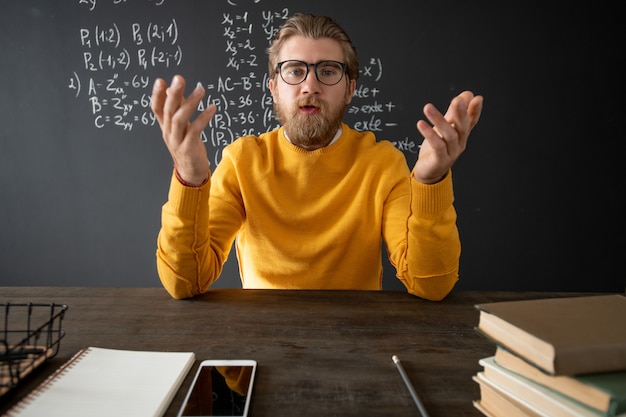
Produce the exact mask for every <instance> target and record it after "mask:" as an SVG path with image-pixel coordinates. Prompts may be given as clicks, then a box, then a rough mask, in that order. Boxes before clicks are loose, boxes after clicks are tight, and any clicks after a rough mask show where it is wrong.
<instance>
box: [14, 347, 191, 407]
mask: <svg viewBox="0 0 626 417" xmlns="http://www.w3.org/2000/svg"><path fill="white" fill-rule="evenodd" d="M194 361H195V355H194V353H193V352H155V351H137V350H119V349H106V348H99V347H88V348H85V349H83V350H80V351H79V352H78V353H77V354H76V355H74V356H73V357H72V358H71V359H70V360H69V361H67V362H66V363H65V364H64V365H62V366H61V367H60V368H59V369H58V370H57V371H56V372H54V373H53V374H52V375H50V377H49V378H47V379H46V380H45V381H44V382H42V383H41V384H40V385H39V386H38V387H37V388H35V389H34V390H33V391H32V392H31V393H30V394H28V395H27V396H26V397H25V398H24V399H22V400H21V401H20V402H18V403H17V404H16V405H15V406H14V407H13V408H11V409H10V410H9V411H8V413H7V414H5V416H7V417H34V416H37V417H40V416H46V417H55V416H63V417H73V416H77V417H78V416H80V417H85V416H90V417H99V416H107V417H110V416H116V417H120V416H132V417H143V416H145V417H161V416H162V415H163V414H165V411H166V410H167V407H168V406H169V405H170V403H171V401H172V399H173V398H174V396H175V395H176V392H177V391H178V389H179V388H180V385H181V384H182V382H183V380H184V379H185V376H186V375H187V373H188V372H189V370H190V369H191V366H192V365H193V363H194Z"/></svg>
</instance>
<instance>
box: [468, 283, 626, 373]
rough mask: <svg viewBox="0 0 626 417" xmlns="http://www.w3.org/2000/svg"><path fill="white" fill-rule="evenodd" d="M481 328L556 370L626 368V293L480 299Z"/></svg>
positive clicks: (511, 348)
mask: <svg viewBox="0 0 626 417" xmlns="http://www.w3.org/2000/svg"><path fill="white" fill-rule="evenodd" d="M475 307H476V308H477V309H478V310H480V315H479V322H478V325H477V327H476V330H477V331H478V332H479V333H481V334H483V335H484V336H486V337H487V338H489V339H490V340H492V341H494V342H495V343H496V344H497V345H499V346H502V347H504V348H506V349H507V350H509V351H511V352H513V353H515V354H516V355H518V356H520V357H522V358H524V359H525V360H526V361H527V362H530V363H532V364H533V365H535V366H536V367H538V368H540V369H542V370H544V371H545V372H547V373H548V374H551V375H576V374H585V373H598V372H612V371H623V370H626V296H624V295H620V294H611V295H597V296H596V295H594V296H580V297H566V298H548V299H537V300H520V301H503V302H493V303H484V304H478V305H476V306H475Z"/></svg>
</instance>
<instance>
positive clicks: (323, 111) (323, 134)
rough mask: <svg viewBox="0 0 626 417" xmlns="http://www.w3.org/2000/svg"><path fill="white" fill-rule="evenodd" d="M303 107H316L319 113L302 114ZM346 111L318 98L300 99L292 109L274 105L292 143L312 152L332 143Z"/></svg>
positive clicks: (278, 104)
mask: <svg viewBox="0 0 626 417" xmlns="http://www.w3.org/2000/svg"><path fill="white" fill-rule="evenodd" d="M303 106H315V107H317V108H319V111H318V112H317V113H316V114H312V115H309V114H304V113H301V112H300V107H303ZM345 109H346V106H345V105H344V106H339V107H335V108H333V107H331V106H329V105H328V104H327V103H326V102H323V101H321V100H318V99H316V98H303V99H300V100H298V102H297V103H296V104H295V106H294V107H293V108H291V109H286V108H283V106H281V105H280V103H278V102H275V103H274V111H275V113H276V116H277V118H278V120H279V121H280V123H281V124H282V125H283V127H284V128H285V133H286V135H287V136H288V137H289V140H290V141H291V143H293V144H294V145H296V146H298V147H300V148H304V149H306V150H310V151H311V150H315V149H319V148H323V147H324V146H326V145H328V144H329V143H330V141H331V140H332V139H333V137H334V136H335V133H337V130H338V129H339V127H340V126H341V122H342V120H343V114H344V111H345Z"/></svg>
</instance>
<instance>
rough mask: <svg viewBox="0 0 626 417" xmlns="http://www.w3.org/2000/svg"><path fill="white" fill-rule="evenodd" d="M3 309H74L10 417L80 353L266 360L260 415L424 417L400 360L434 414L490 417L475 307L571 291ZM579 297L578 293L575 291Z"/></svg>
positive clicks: (7, 399)
mask: <svg viewBox="0 0 626 417" xmlns="http://www.w3.org/2000/svg"><path fill="white" fill-rule="evenodd" d="M0 293H1V296H0V299H1V300H2V302H7V301H8V302H44V303H50V302H56V303H64V304H67V305H68V306H69V309H68V310H67V312H66V315H65V319H64V320H63V328H64V330H65V331H66V336H65V337H64V338H63V339H62V341H61V349H60V352H59V354H58V355H57V356H56V357H55V358H53V359H51V360H49V361H48V362H47V363H46V364H45V365H43V366H42V367H41V368H40V369H39V370H38V371H36V372H35V373H33V375H31V376H29V377H27V379H26V380H25V381H23V384H21V385H20V386H19V387H18V388H17V389H15V390H14V391H12V392H10V393H9V394H7V395H5V396H4V397H2V398H1V399H0V413H4V412H5V411H6V410H7V409H8V408H9V407H10V406H11V405H12V404H14V403H15V402H17V401H18V400H19V399H20V398H21V397H23V396H24V395H26V394H27V393H28V392H29V391H30V390H31V389H33V388H34V387H35V386H36V385H37V384H38V383H39V382H41V381H42V380H43V379H45V377H46V376H47V375H49V374H50V373H52V372H53V371H54V370H55V369H56V368H58V367H59V366H60V365H61V364H62V363H63V362H65V361H66V360H67V359H69V358H70V357H71V356H72V355H73V354H74V353H76V352H77V351H78V350H79V349H81V348H83V347H87V346H99V347H107V348H119V349H136V350H163V351H192V352H195V354H196V364H195V366H194V368H192V370H191V371H190V373H189V375H188V376H187V378H186V379H185V382H184V383H183V386H182V388H181V390H180V391H179V392H178V394H177V395H176V397H175V399H174V401H173V402H172V404H171V406H170V408H169V410H168V411H167V413H166V416H175V414H176V412H177V410H178V408H179V407H180V405H181V401H182V399H183V397H184V394H185V392H186V390H187V389H188V387H189V384H190V383H191V379H192V377H193V374H194V372H195V369H196V367H197V365H198V363H199V362H200V360H202V359H209V358H215V359H228V358H252V359H256V360H257V361H258V363H259V368H258V374H257V381H256V384H255V388H254V397H253V399H252V404H251V416H252V417H264V416H272V417H276V416H298V417H306V416H319V415H324V416H342V417H345V416H358V417H363V416H372V417H373V416H384V417H393V416H403V417H407V416H419V411H418V410H417V408H416V407H415V404H414V403H413V400H412V398H411V396H410V394H409V392H408V390H407V389H406V387H405V385H404V383H403V381H402V379H401V377H400V375H399V373H398V371H397V369H396V368H395V365H394V363H393V361H392V359H391V357H392V355H398V356H399V357H400V359H401V360H402V363H403V365H404V367H405V370H406V373H407V374H408V376H409V378H410V379H411V380H412V382H413V384H414V385H415V388H416V390H417V391H418V393H419V395H420V397H421V398H422V401H423V402H424V404H425V406H426V408H427V410H428V411H429V413H430V415H431V417H437V416H442V417H443V416H445V417H449V416H455V417H463V416H468V417H480V416H482V414H480V413H479V412H478V411H476V410H475V409H474V407H473V405H472V401H473V400H475V399H478V398H479V396H480V393H479V389H478V386H477V385H476V383H475V382H473V381H472V375H474V374H475V373H476V372H477V371H479V370H480V369H481V367H480V366H479V364H478V360H479V359H480V358H483V357H486V356H490V355H492V354H493V353H494V352H495V347H494V345H493V344H492V343H490V342H489V341H487V340H486V339H484V338H483V337H482V336H480V335H478V334H477V333H476V332H475V330H474V326H475V325H476V324H477V323H478V311H477V310H476V309H475V308H474V305H475V304H478V303H484V302H492V301H500V300H514V299H529V298H547V297H562V296H569V295H573V294H571V293H554V292H551V293H535V292H462V291H458V292H452V293H451V294H450V295H449V296H448V297H447V298H446V299H445V300H443V301H439V302H432V301H426V300H422V299H420V298H416V297H414V296H412V295H410V294H408V293H405V292H399V291H291V290H241V289H215V290H211V291H210V292H208V293H207V294H204V295H202V296H199V297H197V298H194V299H191V300H175V299H173V298H171V297H170V296H169V295H168V294H167V293H166V292H165V290H163V289H161V288H89V287H84V288H82V287H81V288H75V287H70V288H65V287H28V288H26V287H0ZM577 295H580V294H578V293H577Z"/></svg>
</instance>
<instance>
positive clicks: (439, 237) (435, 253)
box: [395, 171, 461, 301]
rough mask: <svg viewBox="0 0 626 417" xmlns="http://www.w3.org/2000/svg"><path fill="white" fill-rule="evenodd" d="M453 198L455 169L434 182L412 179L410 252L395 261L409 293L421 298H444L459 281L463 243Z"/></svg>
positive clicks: (408, 241) (407, 245)
mask: <svg viewBox="0 0 626 417" xmlns="http://www.w3.org/2000/svg"><path fill="white" fill-rule="evenodd" d="M453 201H454V193H453V187H452V173H451V171H449V172H448V175H446V177H445V178H444V179H443V180H442V181H440V182H439V183H437V184H432V185H427V184H422V183H419V182H418V181H415V180H414V179H413V178H411V198H410V214H409V217H408V220H407V225H406V228H407V232H406V233H407V234H406V252H405V256H402V257H400V258H399V259H397V260H396V262H395V264H396V268H397V274H398V278H399V279H400V280H401V281H402V282H403V283H404V285H405V286H406V287H407V290H408V291H409V293H411V294H414V295H416V296H419V297H421V298H425V299H429V300H434V301H438V300H442V299H443V298H445V297H446V295H448V294H449V293H450V291H452V288H453V287H454V285H455V284H456V282H457V281H458V271H459V259H460V255H461V242H460V238H459V233H458V229H457V225H456V219H457V216H456V211H455V209H454V206H453Z"/></svg>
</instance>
